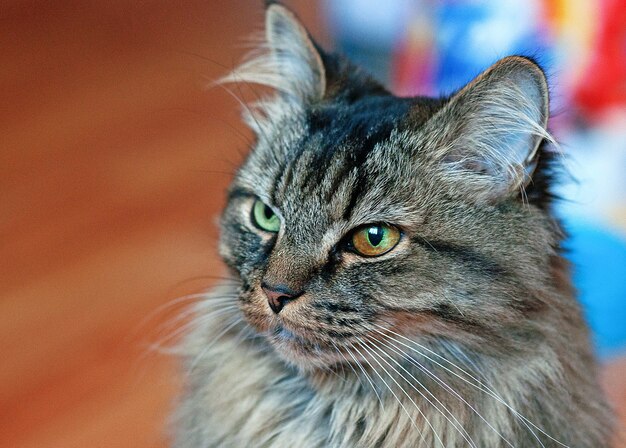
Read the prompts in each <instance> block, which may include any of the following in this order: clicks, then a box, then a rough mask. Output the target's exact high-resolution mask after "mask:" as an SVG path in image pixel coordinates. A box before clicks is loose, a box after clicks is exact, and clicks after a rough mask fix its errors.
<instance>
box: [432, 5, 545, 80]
mask: <svg viewBox="0 0 626 448" xmlns="http://www.w3.org/2000/svg"><path fill="white" fill-rule="evenodd" d="M437 4H438V5H439V7H438V8H436V9H435V17H434V21H435V23H436V26H435V30H436V34H435V45H436V47H437V54H438V59H439V61H438V64H437V67H436V73H435V77H434V79H435V80H436V86H435V90H436V91H438V92H452V91H454V90H456V89H458V88H459V87H460V86H463V85H465V84H466V83H467V82H469V81H470V80H471V79H472V78H474V77H475V76H476V75H477V74H479V73H480V72H482V71H483V70H484V69H485V67H489V66H490V65H491V64H493V63H494V62H496V61H497V60H498V59H500V58H502V57H504V56H508V55H510V54H522V55H539V54H540V55H544V56H545V55H546V54H548V51H549V46H548V45H547V43H546V42H545V40H546V35H545V33H544V31H543V28H542V27H541V26H540V25H539V24H540V23H541V12H542V11H541V8H540V4H539V2H538V1H537V0H507V1H506V2H500V1H486V2H459V1H443V2H441V3H437Z"/></svg>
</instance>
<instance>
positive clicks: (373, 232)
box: [367, 226, 385, 247]
mask: <svg viewBox="0 0 626 448" xmlns="http://www.w3.org/2000/svg"><path fill="white" fill-rule="evenodd" d="M384 232H385V231H384V229H383V228H382V227H381V226H374V227H370V228H369V229H368V230H367V239H368V240H369V242H370V244H371V245H372V246H374V247H376V246H378V245H379V244H380V242H381V241H382V240H383V237H384Z"/></svg>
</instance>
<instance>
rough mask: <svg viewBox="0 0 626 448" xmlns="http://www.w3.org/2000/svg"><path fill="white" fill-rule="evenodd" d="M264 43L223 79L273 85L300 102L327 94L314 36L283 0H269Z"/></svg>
mask: <svg viewBox="0 0 626 448" xmlns="http://www.w3.org/2000/svg"><path fill="white" fill-rule="evenodd" d="M265 40H266V42H265V43H264V45H263V46H262V47H261V48H260V49H259V51H257V52H256V54H253V55H252V57H251V58H250V59H248V60H247V61H245V62H244V63H243V64H241V65H240V66H239V67H238V68H237V69H235V70H234V71H233V72H232V73H231V74H229V75H227V76H226V77H224V78H222V79H221V80H220V81H219V82H249V83H253V84H261V85H266V86H269V87H272V88H274V89H276V90H277V91H279V92H280V93H282V94H284V95H285V96H287V97H288V99H290V100H292V101H296V102H299V103H302V102H314V101H318V100H320V99H322V98H323V96H324V92H325V90H326V76H325V70H324V65H323V62H322V58H321V56H320V54H319V51H318V50H317V47H316V45H315V43H314V42H313V39H312V38H311V36H309V34H308V32H307V31H306V29H305V28H304V26H303V25H302V24H301V23H300V21H299V20H298V19H297V18H296V16H295V15H294V14H293V13H292V12H291V11H290V10H288V9H287V8H286V7H284V6H283V5H281V4H280V3H273V2H268V6H267V10H266V13H265Z"/></svg>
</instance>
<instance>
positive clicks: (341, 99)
mask: <svg viewBox="0 0 626 448" xmlns="http://www.w3.org/2000/svg"><path fill="white" fill-rule="evenodd" d="M274 21H279V22H280V23H281V24H282V25H281V26H286V27H287V29H288V30H290V40H289V43H290V44H291V45H293V46H294V49H293V51H291V53H290V54H291V55H292V56H293V55H301V57H302V58H303V59H301V60H299V61H295V62H294V60H293V59H290V61H289V63H288V64H278V66H276V65H274V66H273V67H274V68H275V70H278V71H277V72H275V73H274V74H275V75H276V74H280V76H288V74H287V75H285V73H286V72H285V71H287V72H288V71H289V70H290V68H289V67H292V68H293V67H294V66H296V67H298V69H296V70H295V71H294V72H293V77H292V78H290V80H289V81H288V83H287V87H286V88H285V89H281V88H280V86H278V85H275V84H276V82H275V81H276V80H277V79H279V78H277V77H276V76H274V77H270V78H269V79H271V83H270V84H272V86H273V87H276V88H277V89H278V90H279V91H280V92H282V93H278V94H277V96H276V97H275V98H269V99H266V100H264V102H263V109H264V111H265V115H264V117H254V116H253V117H252V118H250V115H249V118H250V120H251V121H252V122H254V123H256V124H255V125H254V129H255V131H256V132H257V143H256V145H255V147H254V148H253V151H252V152H251V154H250V156H249V157H248V159H247V160H246V162H245V163H244V164H243V166H242V167H241V168H240V170H239V171H238V173H237V175H236V177H235V179H234V181H233V184H232V186H231V188H230V190H229V201H228V204H227V206H226V209H225V210H224V213H223V215H222V221H221V223H222V235H221V240H220V253H221V255H222V257H223V258H224V260H225V262H226V264H227V265H228V266H229V268H230V269H231V271H232V274H233V278H234V284H232V285H227V286H224V287H222V288H220V289H218V290H216V291H214V292H213V293H210V294H207V296H206V298H205V299H204V300H203V301H202V303H201V305H199V307H198V314H197V319H196V324H195V326H194V328H193V330H192V331H191V332H190V334H189V335H188V337H187V338H186V340H185V343H184V346H183V351H184V356H185V359H186V378H187V380H188V381H187V387H186V391H185V393H184V396H183V397H182V398H181V402H180V406H179V408H178V410H177V412H176V415H175V420H174V427H175V441H174V446H176V447H178V448H187V447H237V448H238V447H257V446H258V447H302V448H305V447H306V448H308V447H346V448H347V447H416V446H424V447H440V446H445V447H461V446H475V447H506V446H514V447H541V446H545V447H558V446H571V447H589V448H591V447H594V448H595V447H603V446H608V443H609V442H608V441H609V438H610V427H611V415H610V412H609V411H608V410H607V407H606V405H605V402H604V399H603V397H602V394H601V392H600V389H599V387H598V384H597V379H596V365H595V361H594V358H593V355H592V352H591V349H590V344H589V335H588V331H587V329H586V325H585V323H584V321H583V319H582V317H581V312H580V308H579V305H578V304H577V302H576V301H575V299H574V294H573V290H572V288H571V286H570V283H569V269H568V266H567V263H566V262H565V261H564V260H563V258H562V257H561V255H560V243H561V239H562V233H561V231H560V228H559V225H558V222H557V221H556V220H555V218H554V217H553V216H552V214H551V212H550V208H549V190H548V189H547V187H546V186H545V185H544V184H547V183H548V180H549V178H550V176H549V172H548V171H549V167H548V165H547V162H546V160H548V159H549V153H548V152H547V151H546V148H545V141H546V139H548V138H549V134H547V131H546V121H547V115H548V103H547V89H546V84H545V78H544V76H543V73H542V72H541V70H540V69H539V68H538V67H537V66H536V65H535V64H534V63H533V62H532V61H530V60H528V59H525V58H521V57H513V58H506V59H504V60H502V61H500V62H498V63H497V64H496V65H494V66H493V67H492V68H490V69H488V70H487V71H486V72H485V73H484V74H483V75H481V76H480V77H478V78H477V79H476V80H475V81H473V82H472V83H470V84H469V85H468V86H466V87H465V88H464V89H462V90H461V91H460V92H458V93H457V94H455V95H453V96H452V97H451V98H442V99H425V98H412V99H399V98H395V97H393V96H392V95H390V94H387V93H386V92H385V91H384V89H383V88H382V87H380V86H377V85H376V84H375V83H373V81H371V79H370V78H368V77H367V76H366V75H363V74H361V73H360V72H358V70H357V69H354V67H352V66H351V65H349V63H347V62H345V61H344V60H341V59H337V58H336V57H334V56H332V55H329V54H326V53H323V52H322V51H321V50H318V49H316V46H315V45H314V44H313V43H312V41H311V40H310V37H309V36H308V35H307V34H306V32H305V31H304V29H303V28H302V26H301V25H300V24H299V23H298V22H297V21H296V19H295V18H294V16H293V15H292V14H291V13H290V12H288V11H287V10H286V9H285V8H284V7H282V6H280V5H277V4H272V5H271V6H269V9H268V23H274ZM268 34H269V36H270V38H269V39H268V41H269V42H268V43H269V45H270V49H271V46H272V44H273V43H274V42H276V40H275V39H273V38H272V36H274V37H275V34H273V33H272V31H271V25H270V32H269V33H268ZM279 41H280V42H281V44H280V45H281V51H284V44H285V42H286V41H282V40H280V39H279ZM311 51H316V52H318V51H319V53H315V54H311ZM302 55H304V56H302ZM290 57H291V56H290ZM320 61H321V62H320ZM274 62H275V61H274ZM320 63H323V64H324V66H323V67H322V68H320V66H319V64H320ZM294 64H295V65H294ZM302 64H307V65H308V66H309V67H310V66H312V67H313V68H312V70H313V71H310V72H307V70H303V67H304V65H302ZM257 66H258V65H257ZM250 67H251V66H248V67H247V68H246V70H247V74H246V76H245V77H243V78H244V79H245V80H246V81H247V82H251V81H254V80H256V81H260V82H266V81H267V79H268V78H267V76H266V75H263V76H260V77H259V78H255V77H254V76H253V73H252V72H250V71H249V69H250ZM264 67H265V68H267V67H268V66H264ZM302 73H305V75H301V74H302ZM298 76H304V79H302V82H303V85H302V86H301V88H299V87H298V88H295V87H294V84H293V81H294V79H299V78H298ZM236 78H237V76H236V75H233V76H232V77H231V78H230V79H231V80H234V79H236ZM322 78H323V81H322ZM285 93H287V96H285ZM260 118H262V119H263V122H262V123H260V121H259V119H260ZM255 198H260V199H261V200H262V201H264V202H265V203H266V204H268V205H269V206H271V207H272V209H273V210H274V211H275V212H276V213H277V214H278V215H279V217H280V219H281V223H282V224H281V229H280V231H279V232H278V234H270V233H266V232H263V231H261V230H259V229H258V228H256V227H255V226H254V224H253V223H252V222H251V218H250V216H251V213H250V210H251V207H252V204H253V202H254V200H255ZM546 204H548V205H546ZM378 222H384V223H390V224H393V225H395V226H397V227H398V228H399V229H401V231H402V238H401V240H400V243H399V244H398V246H397V247H395V248H394V249H393V250H391V251H390V252H388V253H386V254H384V255H382V256H380V257H375V258H364V257H361V256H359V255H357V254H355V253H353V252H351V251H350V250H347V249H346V246H345V244H344V242H345V239H346V237H347V236H349V235H350V232H351V231H352V230H353V229H355V228H357V227H359V226H361V225H364V224H368V223H378ZM261 281H266V282H269V283H271V284H275V283H282V284H285V285H287V286H289V288H291V289H293V290H296V291H304V294H303V295H302V296H301V297H299V298H298V299H296V300H295V301H293V302H292V303H289V304H288V305H287V306H285V308H284V309H283V310H282V311H281V312H280V314H275V313H274V312H272V311H271V310H270V308H269V306H268V303H267V298H266V297H265V296H264V294H263V292H262V291H261V288H260V283H261Z"/></svg>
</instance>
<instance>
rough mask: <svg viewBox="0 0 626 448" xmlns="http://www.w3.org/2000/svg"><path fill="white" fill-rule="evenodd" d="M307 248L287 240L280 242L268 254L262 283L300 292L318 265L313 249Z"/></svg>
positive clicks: (300, 243) (301, 243)
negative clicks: (282, 286)
mask: <svg viewBox="0 0 626 448" xmlns="http://www.w3.org/2000/svg"><path fill="white" fill-rule="evenodd" d="M309 246H310V245H309V244H306V243H305V242H304V241H293V240H290V239H287V238H285V239H284V240H283V241H280V242H279V243H278V244H277V246H276V247H274V250H273V251H272V253H271V254H270V257H269V260H268V263H267V267H266V270H265V275H264V279H263V280H264V282H265V283H266V284H269V285H284V286H286V287H287V288H289V289H291V290H292V291H302V290H303V289H304V288H305V286H306V284H307V283H308V281H309V280H310V278H311V275H312V273H313V271H314V270H315V269H316V267H317V265H318V263H319V260H318V259H317V257H316V256H315V254H316V251H315V249H314V248H312V247H309Z"/></svg>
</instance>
